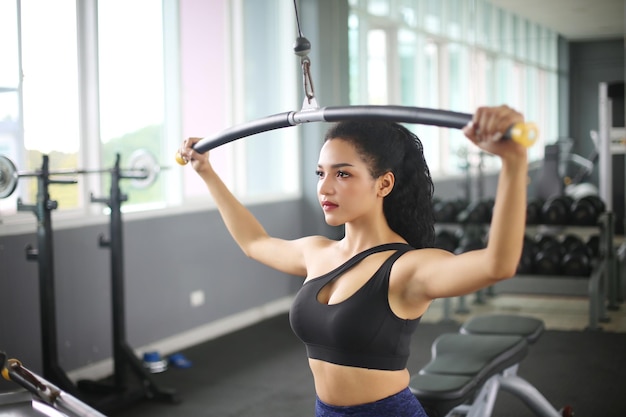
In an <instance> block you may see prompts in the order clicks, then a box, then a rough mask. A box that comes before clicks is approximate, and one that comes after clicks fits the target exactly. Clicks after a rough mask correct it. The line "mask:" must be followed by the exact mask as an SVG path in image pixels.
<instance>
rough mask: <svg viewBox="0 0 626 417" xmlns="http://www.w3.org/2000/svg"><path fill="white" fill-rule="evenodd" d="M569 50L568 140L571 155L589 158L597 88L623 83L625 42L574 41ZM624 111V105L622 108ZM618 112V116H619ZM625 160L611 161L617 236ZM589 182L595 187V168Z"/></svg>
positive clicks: (595, 124) (621, 216)
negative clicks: (569, 141)
mask: <svg viewBox="0 0 626 417" xmlns="http://www.w3.org/2000/svg"><path fill="white" fill-rule="evenodd" d="M569 50H570V64H569V65H570V84H569V91H570V102H569V106H570V107H569V114H570V119H569V120H570V122H569V137H571V138H572V139H574V146H573V149H572V152H574V153H577V154H579V155H581V156H583V157H589V156H590V155H592V153H593V152H594V144H593V142H592V140H591V138H590V131H592V130H595V131H598V127H599V125H598V119H599V117H598V111H599V110H598V102H599V99H598V95H599V93H598V87H599V84H600V83H601V82H606V83H611V82H615V81H624V70H625V66H624V40H623V39H614V40H606V41H594V42H573V43H571V44H570V46H569ZM622 110H623V105H622ZM620 113H621V114H620ZM620 113H618V114H615V115H614V117H613V121H614V123H616V124H617V125H619V124H621V125H622V126H623V124H624V114H623V112H620ZM623 159H624V158H623V157H620V158H617V159H614V161H613V168H614V170H613V189H614V190H615V192H614V195H613V203H614V206H613V211H614V212H615V219H616V233H619V234H623V233H624V223H623V222H624V216H625V213H624V188H625V184H624V174H623V173H624V160H623ZM600 163H602V161H596V164H595V168H594V172H593V174H592V175H591V177H590V178H589V181H590V182H592V183H593V184H596V185H598V166H599V164H600Z"/></svg>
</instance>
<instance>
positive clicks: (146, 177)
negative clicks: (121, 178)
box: [128, 149, 161, 189]
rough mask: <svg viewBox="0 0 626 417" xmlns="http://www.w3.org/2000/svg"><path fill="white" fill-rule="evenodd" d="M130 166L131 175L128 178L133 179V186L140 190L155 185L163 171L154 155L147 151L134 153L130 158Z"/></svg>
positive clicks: (140, 150)
mask: <svg viewBox="0 0 626 417" xmlns="http://www.w3.org/2000/svg"><path fill="white" fill-rule="evenodd" d="M129 165H130V168H129V171H131V174H130V175H128V177H129V178H132V181H131V185H132V186H133V187H134V188H139V189H144V188H148V187H149V186H151V185H152V184H154V182H155V181H156V178H157V176H158V175H159V172H160V171H161V167H160V166H159V163H158V162H157V160H156V158H155V157H154V155H152V154H151V153H150V152H148V151H146V150H145V149H139V150H136V151H135V152H133V153H132V154H131V155H130V158H129Z"/></svg>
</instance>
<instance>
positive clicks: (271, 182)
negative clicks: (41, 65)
mask: <svg viewBox="0 0 626 417" xmlns="http://www.w3.org/2000/svg"><path fill="white" fill-rule="evenodd" d="M0 1H3V2H12V4H15V5H16V7H17V11H16V21H17V22H18V26H19V23H20V22H21V16H20V13H19V12H18V11H19V9H20V5H21V3H23V2H27V1H29V0H0ZM69 1H72V2H74V1H75V7H76V11H75V14H76V16H72V20H74V21H75V22H76V27H75V30H76V40H75V45H74V47H75V48H76V55H77V63H76V67H77V76H76V77H75V78H76V79H75V90H76V91H77V93H76V95H77V97H76V100H77V102H79V103H80V105H79V106H78V110H77V112H78V115H79V117H77V119H78V120H79V122H77V124H76V125H75V126H73V128H74V129H76V131H77V132H79V136H80V139H79V146H78V148H79V149H78V150H77V155H76V158H75V159H74V161H73V163H72V164H70V165H66V166H56V167H54V168H55V169H61V168H63V169H77V170H78V169H81V170H83V169H92V170H95V169H106V168H108V167H109V165H105V164H104V163H103V162H102V161H103V158H104V150H103V146H102V142H101V137H102V127H103V126H101V124H102V123H103V119H102V118H101V116H102V113H101V111H102V108H101V107H100V99H101V98H102V96H103V95H104V93H103V92H102V91H101V88H102V86H101V85H100V81H101V75H102V64H103V62H102V61H101V60H102V59H104V58H103V57H102V56H101V54H100V53H99V48H100V46H101V45H100V44H99V40H100V39H99V31H98V29H99V21H98V19H99V13H98V7H99V1H98V0H69ZM101 1H102V0H101ZM259 3H260V2H258V0H257V1H249V0H232V1H231V0H219V1H217V2H211V3H203V2H196V1H191V0H161V2H159V3H158V4H160V5H161V7H162V16H161V18H162V22H161V24H162V30H163V34H162V38H161V40H162V54H163V66H162V68H161V69H159V70H160V71H163V84H162V85H161V86H160V87H159V88H160V89H161V91H160V92H159V94H161V95H162V100H163V102H162V106H163V109H162V110H163V119H162V125H161V126H160V127H159V129H160V135H161V137H160V139H159V142H160V143H159V144H158V146H157V150H156V154H155V155H154V156H155V157H156V159H157V161H159V164H160V165H161V166H162V168H163V169H162V170H161V173H160V174H159V175H158V177H157V181H156V182H155V184H154V185H153V187H154V186H157V187H159V188H160V189H161V190H162V198H161V199H160V200H158V201H155V202H152V203H150V202H149V203H147V204H143V203H142V204H132V195H131V199H130V200H131V201H129V202H125V203H124V205H123V207H122V208H123V210H124V211H125V213H127V214H128V216H129V218H131V219H134V218H143V217H154V216H162V215H169V214H172V213H177V212H185V211H195V210H205V209H207V207H209V208H210V207H213V203H212V201H211V199H210V196H209V194H208V192H206V187H205V186H204V184H202V183H201V181H199V180H198V176H197V175H195V173H193V170H192V169H191V168H190V167H185V168H181V167H179V166H177V165H176V163H175V162H174V158H173V153H174V151H175V150H176V149H177V148H178V146H179V144H180V142H181V141H182V139H183V137H186V136H204V135H210V134H214V133H216V132H219V131H221V130H223V129H225V128H227V127H228V126H231V125H233V124H237V123H243V122H246V121H248V120H252V119H255V118H259V117H263V116H265V115H267V114H272V113H273V112H276V113H278V112H282V111H285V110H286V109H294V108H296V106H297V105H298V100H299V98H298V89H297V88H294V86H297V85H299V82H298V80H297V77H298V71H297V70H294V69H295V68H296V65H297V62H296V61H297V58H296V57H294V56H293V54H290V52H291V51H290V49H289V47H287V48H285V49H284V51H283V50H282V49H279V48H274V47H273V45H281V44H285V39H293V37H294V36H295V33H294V32H293V27H292V24H291V23H292V22H293V21H294V16H293V6H292V5H291V4H285V2H282V1H280V0H265V1H264V2H263V3H264V4H263V5H260V4H259ZM266 3H269V5H268V4H266ZM255 7H256V8H259V7H261V8H262V9H265V10H268V9H270V10H271V13H270V12H267V16H266V18H268V19H272V20H273V23H272V25H265V26H264V25H263V22H257V23H258V24H257V25H256V26H255V30H257V31H258V30H264V29H263V28H264V27H265V28H267V29H265V30H266V31H267V33H259V32H256V33H254V32H251V31H250V29H249V27H250V25H249V23H250V21H248V22H246V19H252V18H254V19H256V20H258V19H259V18H260V16H258V13H256V14H255V12H254V11H252V12H250V9H251V8H255ZM207 8H212V9H211V10H207ZM214 10H218V12H217V13H215V12H214ZM199 13H200V14H201V13H205V15H204V16H205V17H204V20H203V21H202V22H199V21H190V19H191V20H193V19H194V18H197V17H196V16H195V15H198V14H199ZM250 13H252V16H251V15H250ZM207 16H208V17H210V18H214V19H217V20H216V22H217V23H219V24H215V25H208V23H207V21H206V18H207ZM185 22H188V23H191V24H187V25H185ZM194 23H195V24H194ZM201 25H203V26H202V27H200V26H201ZM208 28H211V29H214V30H215V31H219V33H209V32H208V30H209V29H208ZM276 28H282V29H280V30H279V31H276V30H275V29H276ZM198 30H199V31H198ZM203 30H204V31H203ZM287 30H289V33H286V31H287ZM17 32H18V33H17V34H16V39H19V38H20V33H19V30H18V31H17ZM198 34H199V35H200V36H199V39H197V38H198V36H196V35H198ZM216 34H217V35H219V41H217V40H215V36H214V35H216ZM257 38H259V39H258V40H257ZM262 39H264V43H263V41H262ZM196 41H197V43H196ZM211 41H213V42H214V45H215V46H216V48H214V50H215V51H216V52H214V53H213V55H210V53H209V54H208V55H207V51H206V49H207V46H208V47H211ZM253 41H257V42H258V43H257V44H250V43H254V42H253ZM183 42H184V44H183ZM207 42H208V44H207ZM287 45H288V44H287ZM194 48H195V49H194ZM17 49H18V51H21V45H19V43H18V47H17ZM268 50H272V51H274V50H276V51H278V52H276V57H277V58H278V59H274V60H273V61H272V78H271V79H270V80H268V79H267V77H265V75H263V74H258V71H257V69H258V67H255V65H254V63H255V62H256V61H258V60H260V59H267V57H266V55H267V52H268ZM255 51H256V52H255ZM283 52H284V53H283ZM138 53H139V54H140V53H141V51H138ZM203 54H204V55H203ZM198 56H202V58H199V59H203V61H200V60H198V59H196V58H197V57H198ZM186 57H187V58H186ZM189 57H193V58H189ZM186 59H187V60H186ZM190 59H191V61H190ZM194 59H195V60H194ZM19 62H20V64H21V60H19ZM198 64H201V65H206V66H204V67H202V68H204V69H205V70H206V71H207V72H211V71H214V72H212V73H211V75H214V74H215V73H217V74H218V76H219V77H220V79H219V80H217V81H214V82H213V84H212V85H207V84H206V83H204V80H203V79H202V78H204V79H205V80H206V77H209V76H210V75H209V74H208V73H207V72H205V73H204V74H202V73H200V74H196V78H194V76H193V75H192V76H191V77H190V75H189V72H188V71H187V72H186V71H185V70H186V69H187V68H190V67H194V66H196V65H198ZM16 72H17V73H19V72H21V69H19V70H18V69H16ZM21 80H22V79H21V77H20V78H19V81H20V82H19V83H16V84H17V85H15V86H13V87H12V88H14V90H15V91H16V92H18V95H19V97H20V98H21V97H22V95H23V88H22V84H21ZM216 84H219V85H220V88H219V89H215V88H214V86H215V85H216ZM258 85H263V87H264V88H265V89H268V91H270V92H271V94H258V93H256V92H255V86H258ZM0 87H3V90H2V92H4V91H5V90H7V87H5V86H1V85H0ZM104 88H106V87H104ZM196 90H200V91H201V92H200V93H196ZM122 99H123V98H122ZM209 101H210V102H211V103H213V104H214V107H213V110H212V108H209V107H203V103H207V102H209ZM215 106H217V107H215ZM215 108H219V111H214V109H215ZM197 109H200V110H204V111H205V113H204V114H198V112H195V113H194V110H197ZM251 109H252V110H251ZM253 109H260V110H259V111H256V110H253ZM260 112H262V113H263V114H261V113H260ZM22 117H28V114H27V113H24V112H23V111H22V109H19V111H18V117H17V118H16V120H17V121H18V122H19V124H20V128H18V129H14V130H15V131H16V135H18V136H17V139H16V140H15V143H17V144H18V147H19V148H22V149H24V151H25V147H24V145H23V143H24V139H23V134H22V133H23V132H22V131H23V128H22V127H21V126H22V125H23V124H22V123H21V119H22ZM6 126H7V124H6V123H4V124H2V126H0V127H2V128H3V129H4V128H5V127H6ZM6 130H7V129H4V130H3V131H6ZM259 142H263V144H262V146H261V148H259V147H258V146H259V145H258V143H259ZM299 146H300V144H299V133H298V130H297V129H282V130H281V131H277V132H274V134H273V135H272V137H271V138H269V139H265V138H259V139H256V138H254V139H252V138H251V139H244V140H240V141H236V142H234V143H231V144H227V145H224V146H221V147H220V148H218V149H216V150H214V151H212V152H211V155H212V160H214V163H215V165H216V169H217V170H218V172H220V174H222V175H223V178H224V180H225V182H226V184H227V186H229V188H231V190H232V191H233V193H234V194H235V195H236V196H237V197H239V198H240V199H242V200H243V201H244V202H245V203H252V204H254V203H257V202H266V201H276V200H284V199H297V198H300V197H301V194H302V190H301V181H300V167H299V160H300V159H299V153H300V149H299ZM259 149H262V150H264V151H267V152H269V153H268V154H267V155H266V156H267V157H268V158H270V159H267V160H265V162H261V158H258V155H257V153H258V151H259ZM272 149H274V150H275V152H272ZM0 151H2V148H1V147H0ZM46 151H52V152H53V151H54V145H52V146H51V148H50V149H47V150H46ZM125 156H127V155H122V160H123V161H124V157H125ZM10 157H11V159H15V160H14V162H16V164H17V165H18V167H19V170H20V171H24V170H28V171H30V170H36V169H39V166H38V165H33V166H28V167H27V166H24V165H25V164H24V163H23V162H24V157H23V156H21V155H16V153H14V154H13V155H10ZM110 157H111V155H109V159H111V158H110ZM50 159H51V162H52V159H53V158H52V156H51V158H50ZM107 161H108V160H107ZM251 162H254V163H252V164H251ZM106 163H107V164H110V163H111V162H110V161H108V162H106ZM20 165H21V166H20ZM268 169H269V170H270V171H271V172H270V173H269V174H268V175H267V176H266V175H264V174H265V173H266V171H268ZM285 172H289V175H285V174H284V173H285ZM106 177H107V176H106V175H83V176H81V177H80V181H79V184H78V187H79V188H78V195H77V199H78V204H77V205H76V207H72V208H71V209H68V208H66V207H65V208H63V207H59V209H56V210H54V211H53V213H52V214H53V218H54V227H55V228H65V227H76V226H83V225H88V224H97V223H104V222H106V221H108V213H107V208H106V207H103V206H102V205H101V204H94V203H92V202H91V201H90V195H91V194H96V195H97V194H100V193H102V194H104V195H108V192H109V189H108V186H109V185H108V181H107V178H106ZM259 178H265V179H264V181H262V182H258V179H259ZM25 182H26V180H24V179H20V180H19V182H18V189H17V190H16V192H15V193H14V194H13V195H12V196H11V197H10V198H8V199H4V200H2V201H0V222H1V223H2V225H1V226H0V234H2V235H4V234H18V233H24V232H32V231H33V228H34V225H35V223H36V219H35V218H34V216H33V215H32V213H24V212H19V211H17V210H16V207H15V206H16V202H17V199H18V198H22V199H23V200H25V203H30V199H31V198H32V190H30V191H26V190H25V188H26V186H25ZM122 185H124V186H125V189H127V190H128V191H129V194H134V193H135V191H134V190H130V189H128V188H126V184H122ZM259 187H261V188H262V189H259ZM29 193H30V194H29ZM55 194H57V192H56V191H55V192H54V193H53V192H52V190H51V198H52V199H55V200H56V196H55Z"/></svg>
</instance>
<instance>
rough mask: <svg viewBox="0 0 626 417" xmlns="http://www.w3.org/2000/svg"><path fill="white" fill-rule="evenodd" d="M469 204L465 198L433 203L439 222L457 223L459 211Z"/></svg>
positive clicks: (436, 218) (436, 219)
mask: <svg viewBox="0 0 626 417" xmlns="http://www.w3.org/2000/svg"><path fill="white" fill-rule="evenodd" d="M466 206H467V202H466V201H464V200H442V201H436V202H434V204H433V210H434V212H435V221H436V222H437V223H455V222H456V220H457V216H458V215H459V213H460V212H461V211H462V210H463V209H464V208H465V207H466Z"/></svg>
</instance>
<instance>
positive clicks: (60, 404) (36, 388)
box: [0, 352, 105, 417]
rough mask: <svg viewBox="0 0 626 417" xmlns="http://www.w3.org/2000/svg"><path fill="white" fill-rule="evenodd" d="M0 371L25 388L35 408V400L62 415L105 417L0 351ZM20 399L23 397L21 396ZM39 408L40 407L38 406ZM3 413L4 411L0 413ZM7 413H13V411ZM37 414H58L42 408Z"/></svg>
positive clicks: (5, 376)
mask: <svg viewBox="0 0 626 417" xmlns="http://www.w3.org/2000/svg"><path fill="white" fill-rule="evenodd" d="M0 373H1V374H2V376H3V378H4V379H6V380H7V381H13V382H15V383H16V384H18V385H20V386H22V387H23V388H24V389H26V390H27V391H28V392H29V393H30V394H31V397H32V398H33V406H32V408H35V400H36V401H37V402H41V403H43V404H45V405H46V406H49V407H50V408H52V409H55V410H59V411H61V412H62V413H64V414H63V415H67V416H77V417H105V416H104V414H101V413H100V412H99V411H97V410H95V409H93V408H92V407H90V406H89V405H87V404H85V403H84V402H82V401H80V400H79V399H78V398H76V397H74V396H73V395H71V394H69V393H68V392H65V391H63V390H62V389H60V388H58V387H57V386H56V385H54V384H52V383H51V382H50V381H48V380H46V379H44V378H43V377H41V376H39V375H37V374H35V373H34V372H32V371H30V370H28V368H25V367H24V366H23V365H22V364H21V362H20V361H18V360H17V359H8V358H7V355H6V353H4V352H0ZM21 398H22V400H23V399H24V398H25V397H23V396H22V397H21ZM39 408H41V407H39ZM0 411H1V410H0ZM0 414H2V415H5V414H4V413H1V412H0ZM9 415H11V416H12V415H15V414H13V412H11V413H9ZM37 415H49V416H53V415H60V414H59V413H58V412H57V413H52V411H49V410H48V411H47V412H46V410H43V411H42V413H41V414H39V413H38V414H37Z"/></svg>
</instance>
